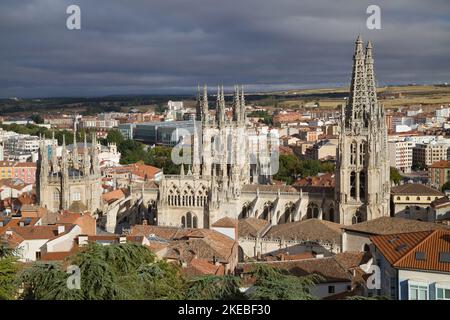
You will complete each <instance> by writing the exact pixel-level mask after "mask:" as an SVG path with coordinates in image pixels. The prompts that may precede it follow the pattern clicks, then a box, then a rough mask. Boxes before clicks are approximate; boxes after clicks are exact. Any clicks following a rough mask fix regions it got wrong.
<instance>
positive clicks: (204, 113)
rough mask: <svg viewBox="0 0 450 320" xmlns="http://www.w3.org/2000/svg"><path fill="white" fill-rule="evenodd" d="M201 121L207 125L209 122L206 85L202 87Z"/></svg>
mask: <svg viewBox="0 0 450 320" xmlns="http://www.w3.org/2000/svg"><path fill="white" fill-rule="evenodd" d="M202 123H203V125H207V124H208V123H209V108H208V87H207V86H206V85H205V86H204V87H203V99H202Z"/></svg>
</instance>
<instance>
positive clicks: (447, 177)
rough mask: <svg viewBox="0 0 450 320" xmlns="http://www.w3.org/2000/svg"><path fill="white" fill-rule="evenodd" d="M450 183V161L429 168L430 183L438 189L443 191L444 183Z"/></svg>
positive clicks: (438, 162)
mask: <svg viewBox="0 0 450 320" xmlns="http://www.w3.org/2000/svg"><path fill="white" fill-rule="evenodd" d="M448 181H450V161H448V160H441V161H437V162H434V163H433V164H432V165H431V166H429V167H428V183H429V184H430V186H432V187H433V188H436V189H439V190H440V189H441V188H442V186H443V185H444V183H446V182H448Z"/></svg>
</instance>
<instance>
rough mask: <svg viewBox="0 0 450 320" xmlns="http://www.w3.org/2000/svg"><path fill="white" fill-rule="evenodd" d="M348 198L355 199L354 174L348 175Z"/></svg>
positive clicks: (353, 172)
mask: <svg viewBox="0 0 450 320" xmlns="http://www.w3.org/2000/svg"><path fill="white" fill-rule="evenodd" d="M350 197H352V198H356V172H355V171H352V173H350Z"/></svg>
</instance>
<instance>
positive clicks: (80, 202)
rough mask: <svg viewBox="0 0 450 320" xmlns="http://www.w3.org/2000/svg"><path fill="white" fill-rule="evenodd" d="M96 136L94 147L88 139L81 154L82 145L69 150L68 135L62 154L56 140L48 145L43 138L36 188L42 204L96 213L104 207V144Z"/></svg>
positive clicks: (48, 207) (57, 209)
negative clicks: (101, 160)
mask: <svg viewBox="0 0 450 320" xmlns="http://www.w3.org/2000/svg"><path fill="white" fill-rule="evenodd" d="M92 139H93V143H92V146H91V147H90V148H88V146H87V142H86V139H85V143H84V148H83V153H82V154H78V148H73V149H72V151H69V150H68V149H67V148H66V143H65V139H64V141H63V145H62V156H61V157H58V156H57V154H56V149H57V147H58V145H57V143H56V142H54V143H53V145H52V146H45V144H44V142H42V141H41V145H40V149H39V160H38V165H37V167H38V171H37V188H36V190H37V195H38V199H39V204H40V205H41V206H42V207H45V208H47V209H48V210H50V211H53V212H56V211H59V210H70V211H71V212H84V211H89V212H91V213H92V214H93V213H95V212H96V211H97V210H98V209H100V208H101V203H100V201H101V193H102V188H101V173H100V166H99V159H98V153H99V147H100V146H99V145H98V143H97V140H96V138H95V135H93V138H92ZM53 141H56V140H53ZM74 145H77V144H76V140H75V141H74Z"/></svg>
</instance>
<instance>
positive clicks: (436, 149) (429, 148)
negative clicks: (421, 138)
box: [413, 141, 450, 168]
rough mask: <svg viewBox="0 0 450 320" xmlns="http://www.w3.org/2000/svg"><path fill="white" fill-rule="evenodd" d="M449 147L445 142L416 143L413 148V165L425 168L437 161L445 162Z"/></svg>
mask: <svg viewBox="0 0 450 320" xmlns="http://www.w3.org/2000/svg"><path fill="white" fill-rule="evenodd" d="M449 146H450V145H449V144H448V143H447V142H436V141H432V142H430V143H426V144H425V143H417V144H416V145H415V146H414V148H413V165H414V166H417V167H420V168H426V167H428V166H431V165H432V164H433V163H435V162H437V161H441V160H447V153H448V148H449Z"/></svg>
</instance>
